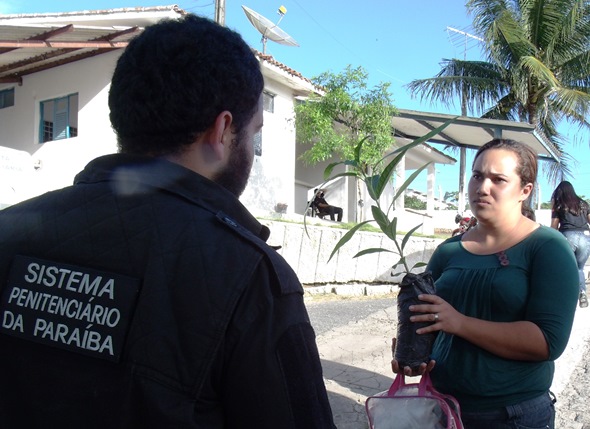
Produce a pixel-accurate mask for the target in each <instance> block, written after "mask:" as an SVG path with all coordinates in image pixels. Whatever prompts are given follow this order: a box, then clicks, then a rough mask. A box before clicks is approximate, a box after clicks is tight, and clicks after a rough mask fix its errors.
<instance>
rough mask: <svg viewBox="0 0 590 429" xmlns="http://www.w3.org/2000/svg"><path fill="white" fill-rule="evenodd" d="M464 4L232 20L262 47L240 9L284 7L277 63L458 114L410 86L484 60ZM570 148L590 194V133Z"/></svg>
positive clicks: (308, 7) (446, 187)
mask: <svg viewBox="0 0 590 429" xmlns="http://www.w3.org/2000/svg"><path fill="white" fill-rule="evenodd" d="M173 3H174V2H172V1H171V2H166V1H162V0H161V1H148V0H143V1H138V0H109V1H96V0H95V1H88V0H76V1H69V0H68V1H59V0H58V1H53V2H47V1H45V0H44V1H41V0H24V1H23V0H0V13H3V14H5V13H41V12H69V11H77V10H87V9H110V8H120V7H136V6H155V5H166V4H173ZM464 3H465V2H464V1H463V0H447V1H444V2H442V1H440V0H416V1H413V2H409V1H407V0H363V1H354V2H353V1H350V2H349V1H346V2H345V1H342V0H321V1H318V0H283V1H282V2H281V0H279V1H274V0H273V1H269V0H240V1H235V0H226V25H227V26H228V27H230V28H232V29H234V30H237V31H238V32H240V33H241V34H242V36H243V37H244V39H245V40H246V41H247V42H248V43H249V44H250V45H251V46H252V47H253V48H256V49H258V50H260V51H262V43H261V36H260V33H258V32H257V31H256V29H254V27H253V26H252V25H251V24H250V22H249V21H248V19H247V18H246V16H245V14H244V12H243V10H242V7H241V6H242V5H245V6H247V7H249V8H251V9H253V10H255V11H256V12H258V13H260V14H262V15H264V16H266V17H267V18H268V19H270V20H271V21H273V22H277V21H278V20H279V18H280V16H279V15H278V13H277V10H278V8H279V6H281V5H284V6H285V7H286V8H287V14H286V15H285V16H284V17H283V19H282V20H281V22H280V24H279V25H280V27H281V28H282V29H283V30H284V31H286V32H287V33H289V34H290V35H291V36H292V37H293V38H294V39H295V40H296V41H297V42H298V43H299V45H300V46H299V47H289V46H283V45H279V44H277V43H273V42H271V41H268V43H267V45H266V53H267V54H270V55H272V56H273V57H274V58H275V59H276V60H277V61H280V62H282V63H284V64H286V65H287V66H289V67H291V68H293V69H295V70H297V71H299V72H301V73H302V74H303V75H304V76H306V77H309V78H312V77H314V76H317V75H319V74H320V73H322V72H324V71H333V72H340V71H342V70H344V68H345V67H346V66H347V65H349V64H350V65H352V66H353V67H356V66H362V67H364V68H365V70H367V72H368V73H369V76H370V84H371V85H375V84H377V83H378V82H380V81H385V82H390V83H391V87H390V89H391V91H392V93H393V96H394V100H395V104H396V106H397V107H398V108H400V109H411V110H424V111H431V112H440V113H450V114H458V113H459V112H460V109H459V106H458V105H457V106H456V107H455V108H454V109H453V108H450V109H449V108H446V107H444V106H441V105H431V104H430V103H428V102H420V100H417V99H412V98H411V97H410V95H409V93H408V92H407V90H406V89H405V87H404V85H405V84H407V83H409V82H410V81H411V80H413V79H419V78H427V77H432V76H434V75H435V74H436V73H437V72H438V71H439V69H440V65H439V63H440V61H441V59H443V58H463V57H466V58H467V59H472V60H476V59H481V54H480V52H479V50H478V48H477V45H476V44H475V42H474V41H473V40H472V39H469V38H467V39H465V37H464V36H461V35H460V34H458V33H456V32H453V31H451V30H447V27H452V28H455V29H458V30H463V31H467V32H470V31H471V29H470V24H471V21H472V20H471V17H469V16H468V15H467V12H466V10H465V6H464ZM177 4H178V5H179V6H180V7H181V8H182V9H184V10H187V11H189V12H193V13H196V14H199V15H203V16H207V17H210V18H213V16H214V1H213V0H190V1H178V2H177ZM465 40H467V42H468V43H467V45H465ZM466 48H467V49H466ZM564 130H565V129H564ZM577 131H578V130H575V132H577ZM575 132H573V133H575ZM568 150H569V152H570V153H571V154H573V155H574V156H575V158H576V159H577V160H578V164H577V165H575V166H573V168H572V170H573V172H574V177H572V178H570V179H569V180H570V181H571V182H572V183H573V185H574V187H575V188H576V191H577V192H578V193H579V194H582V195H585V196H586V197H590V150H589V146H588V138H586V139H585V140H584V142H583V143H582V144H573V143H571V144H570V145H569V146H568ZM450 155H451V156H453V157H454V158H456V159H458V157H459V155H458V153H456V154H453V153H451V154H450ZM458 164H459V163H458V162H457V164H456V165H455V166H452V167H449V166H437V189H438V185H440V186H441V187H442V189H443V192H444V191H456V190H457V189H458V170H459V167H458ZM469 166H470V157H468V167H469ZM468 170H469V168H468ZM540 173H541V174H540V180H539V182H540V187H541V194H542V201H547V200H548V199H549V197H550V194H551V192H552V191H553V186H552V185H551V184H549V183H547V181H546V180H544V178H543V177H542V176H543V174H542V171H541V172H540ZM423 183H425V181H424V180H420V181H416V182H415V185H416V186H414V187H415V188H416V189H420V190H424V189H421V188H422V187H425V184H424V185H423Z"/></svg>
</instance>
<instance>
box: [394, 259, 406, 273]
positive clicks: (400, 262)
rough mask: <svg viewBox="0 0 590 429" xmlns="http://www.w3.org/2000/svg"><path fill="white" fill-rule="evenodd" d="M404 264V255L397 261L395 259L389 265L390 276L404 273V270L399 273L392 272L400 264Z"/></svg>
mask: <svg viewBox="0 0 590 429" xmlns="http://www.w3.org/2000/svg"><path fill="white" fill-rule="evenodd" d="M405 264H406V258H405V257H401V258H400V259H399V261H397V262H396V263H395V264H394V265H393V266H392V267H391V276H392V277H397V276H399V275H400V274H404V271H402V272H400V273H394V272H393V271H394V270H395V269H396V268H397V267H398V266H400V265H405Z"/></svg>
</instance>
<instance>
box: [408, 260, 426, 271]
mask: <svg viewBox="0 0 590 429" xmlns="http://www.w3.org/2000/svg"><path fill="white" fill-rule="evenodd" d="M426 265H428V264H427V263H426V262H416V263H415V264H414V265H413V266H412V270H413V269H414V268H420V267H425V266H426ZM412 270H410V271H412Z"/></svg>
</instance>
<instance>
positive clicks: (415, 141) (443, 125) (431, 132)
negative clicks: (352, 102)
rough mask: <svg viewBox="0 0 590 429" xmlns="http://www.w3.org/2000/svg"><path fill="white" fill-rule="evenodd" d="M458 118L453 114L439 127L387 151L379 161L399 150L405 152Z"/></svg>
mask: <svg viewBox="0 0 590 429" xmlns="http://www.w3.org/2000/svg"><path fill="white" fill-rule="evenodd" d="M457 118H459V116H455V117H454V118H452V119H449V120H448V121H446V122H445V123H444V124H442V125H440V126H439V127H436V128H435V129H434V130H432V131H430V132H429V133H427V134H424V135H423V136H421V137H418V138H417V139H416V140H414V141H413V142H412V143H409V144H407V145H405V146H402V147H399V148H397V149H396V150H394V151H393V152H390V153H388V154H387V155H385V156H384V157H383V159H382V160H381V161H384V160H385V159H386V158H388V157H390V156H392V155H395V154H397V153H400V152H406V151H408V150H410V149H411V148H413V147H415V146H418V145H419V144H421V143H424V142H425V141H428V140H430V139H431V138H432V137H434V136H435V135H437V134H438V133H440V132H441V131H442V130H444V129H445V128H446V127H448V126H449V125H451V124H452V123H453V122H455V120H456V119H457Z"/></svg>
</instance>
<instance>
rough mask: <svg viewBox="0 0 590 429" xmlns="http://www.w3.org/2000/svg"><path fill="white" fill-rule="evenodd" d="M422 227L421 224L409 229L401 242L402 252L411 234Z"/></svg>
mask: <svg viewBox="0 0 590 429" xmlns="http://www.w3.org/2000/svg"><path fill="white" fill-rule="evenodd" d="M421 226H422V224H420V225H416V226H415V227H414V228H412V229H410V230H409V231H408V232H407V234H406V235H405V236H404V239H403V240H402V250H404V247H406V244H407V243H408V240H409V239H410V237H411V236H412V234H413V233H414V232H415V231H416V230H417V229H418V228H420V227H421Z"/></svg>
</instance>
